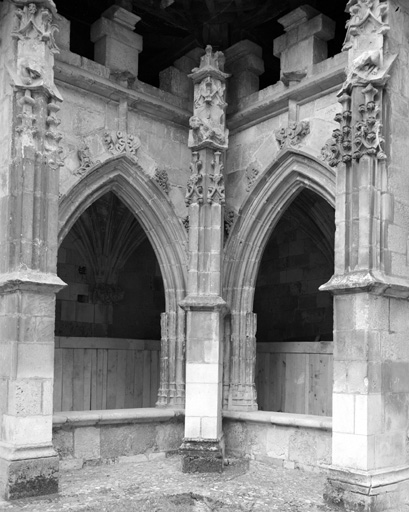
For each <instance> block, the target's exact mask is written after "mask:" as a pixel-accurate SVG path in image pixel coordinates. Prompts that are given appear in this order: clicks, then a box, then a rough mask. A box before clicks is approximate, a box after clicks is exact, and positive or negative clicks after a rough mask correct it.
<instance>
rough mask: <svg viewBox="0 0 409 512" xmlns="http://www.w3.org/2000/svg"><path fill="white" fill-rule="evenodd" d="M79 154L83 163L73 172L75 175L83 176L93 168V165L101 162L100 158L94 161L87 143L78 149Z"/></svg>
mask: <svg viewBox="0 0 409 512" xmlns="http://www.w3.org/2000/svg"><path fill="white" fill-rule="evenodd" d="M77 154H78V158H79V160H80V164H81V165H80V167H78V169H76V170H75V171H74V172H73V174H74V175H75V176H83V175H84V174H86V172H87V171H88V170H89V169H91V167H93V166H94V165H96V164H99V163H100V161H99V160H97V161H96V162H94V160H93V158H92V156H91V152H90V149H89V146H88V145H87V144H84V145H83V146H82V147H81V148H80V149H78V152H77Z"/></svg>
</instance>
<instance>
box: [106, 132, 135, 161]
mask: <svg viewBox="0 0 409 512" xmlns="http://www.w3.org/2000/svg"><path fill="white" fill-rule="evenodd" d="M104 142H105V145H106V147H107V149H108V151H109V152H110V153H111V154H112V155H119V154H127V155H129V156H131V157H132V158H134V159H135V160H136V159H137V157H136V154H137V151H138V149H139V148H140V146H141V141H140V139H139V137H137V136H136V135H131V134H128V133H127V132H122V131H117V132H114V133H109V132H106V133H105V138H104Z"/></svg>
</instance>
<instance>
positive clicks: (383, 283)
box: [319, 270, 409, 299]
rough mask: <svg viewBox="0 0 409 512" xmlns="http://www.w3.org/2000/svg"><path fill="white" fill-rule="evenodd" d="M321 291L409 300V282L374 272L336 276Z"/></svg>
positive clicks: (364, 271) (365, 271)
mask: <svg viewBox="0 0 409 512" xmlns="http://www.w3.org/2000/svg"><path fill="white" fill-rule="evenodd" d="M319 289H320V291H326V292H330V293H332V294H334V295H346V294H352V293H372V294H374V295H383V296H385V297H393V298H396V299H408V298H409V280H407V279H404V278H400V277H397V276H387V275H385V274H383V273H382V272H379V271H374V270H372V271H370V270H361V271H357V272H350V273H348V274H343V275H334V276H332V277H331V279H330V280H329V281H328V283H325V284H323V285H322V286H320V287H319Z"/></svg>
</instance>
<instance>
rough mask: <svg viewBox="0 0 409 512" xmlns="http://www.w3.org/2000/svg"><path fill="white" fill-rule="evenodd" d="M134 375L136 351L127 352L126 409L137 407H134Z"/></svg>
mask: <svg viewBox="0 0 409 512" xmlns="http://www.w3.org/2000/svg"><path fill="white" fill-rule="evenodd" d="M134 375H135V351H134V350H127V351H126V370H125V408H126V409H129V408H132V407H135V405H134Z"/></svg>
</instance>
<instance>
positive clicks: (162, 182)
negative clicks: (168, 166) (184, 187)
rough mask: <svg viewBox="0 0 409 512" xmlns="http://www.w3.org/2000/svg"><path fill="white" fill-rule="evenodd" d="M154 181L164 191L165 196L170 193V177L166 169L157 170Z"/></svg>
mask: <svg viewBox="0 0 409 512" xmlns="http://www.w3.org/2000/svg"><path fill="white" fill-rule="evenodd" d="M154 180H155V182H156V183H157V185H158V187H159V188H160V189H162V190H163V192H164V193H165V194H168V193H169V176H168V173H167V172H166V171H165V169H161V170H159V169H156V170H155V176H154Z"/></svg>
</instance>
